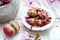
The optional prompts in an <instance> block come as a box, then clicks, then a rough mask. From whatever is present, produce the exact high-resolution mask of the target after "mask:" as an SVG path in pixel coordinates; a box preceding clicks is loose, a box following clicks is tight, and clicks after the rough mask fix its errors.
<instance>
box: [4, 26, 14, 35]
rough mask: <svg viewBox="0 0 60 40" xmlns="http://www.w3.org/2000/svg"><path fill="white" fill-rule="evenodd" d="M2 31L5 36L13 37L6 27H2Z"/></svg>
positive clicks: (12, 33)
mask: <svg viewBox="0 0 60 40" xmlns="http://www.w3.org/2000/svg"><path fill="white" fill-rule="evenodd" d="M3 31H4V33H5V34H6V35H7V36H13V35H14V32H13V31H12V30H10V29H9V28H7V27H4V28H3Z"/></svg>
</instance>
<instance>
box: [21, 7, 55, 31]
mask: <svg viewBox="0 0 60 40" xmlns="http://www.w3.org/2000/svg"><path fill="white" fill-rule="evenodd" d="M54 20H55V17H54V15H53V13H52V12H51V10H49V9H48V8H45V7H32V8H29V9H28V10H27V11H26V12H25V14H24V15H23V17H22V21H23V24H24V25H25V26H26V27H27V28H28V29H30V30H35V31H40V30H45V29H49V28H51V27H52V25H53V24H54Z"/></svg>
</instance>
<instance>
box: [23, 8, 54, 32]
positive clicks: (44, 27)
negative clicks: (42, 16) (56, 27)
mask: <svg viewBox="0 0 60 40" xmlns="http://www.w3.org/2000/svg"><path fill="white" fill-rule="evenodd" d="M40 8H42V9H44V10H45V11H46V12H48V15H49V16H50V17H51V18H52V19H51V22H50V23H49V24H47V25H45V26H43V27H38V28H37V27H33V28H32V30H34V31H40V30H45V29H49V28H51V27H52V25H53V24H54V20H55V16H54V15H53V13H52V12H51V10H49V9H48V8H45V7H40ZM29 9H30V8H28V9H25V10H24V12H23V13H24V14H23V15H22V21H23V24H24V25H25V26H26V27H27V28H28V29H31V25H29V24H28V23H27V22H26V20H25V17H26V15H27V11H28V10H29Z"/></svg>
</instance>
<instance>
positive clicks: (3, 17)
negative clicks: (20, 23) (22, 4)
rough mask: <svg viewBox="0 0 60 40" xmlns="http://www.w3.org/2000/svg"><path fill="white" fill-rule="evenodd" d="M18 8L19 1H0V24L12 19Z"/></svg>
mask: <svg viewBox="0 0 60 40" xmlns="http://www.w3.org/2000/svg"><path fill="white" fill-rule="evenodd" d="M18 8H19V0H18V1H16V0H0V23H4V22H8V21H10V20H12V19H14V18H15V17H16V15H17V11H18Z"/></svg>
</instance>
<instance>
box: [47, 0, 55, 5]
mask: <svg viewBox="0 0 60 40" xmlns="http://www.w3.org/2000/svg"><path fill="white" fill-rule="evenodd" d="M54 1H55V0H47V2H48V4H49V5H52V3H54Z"/></svg>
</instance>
